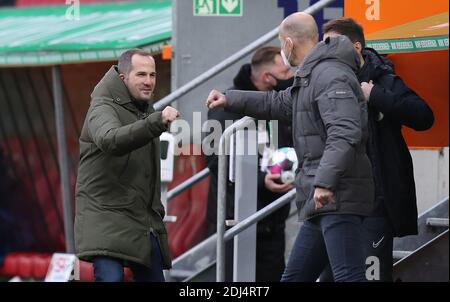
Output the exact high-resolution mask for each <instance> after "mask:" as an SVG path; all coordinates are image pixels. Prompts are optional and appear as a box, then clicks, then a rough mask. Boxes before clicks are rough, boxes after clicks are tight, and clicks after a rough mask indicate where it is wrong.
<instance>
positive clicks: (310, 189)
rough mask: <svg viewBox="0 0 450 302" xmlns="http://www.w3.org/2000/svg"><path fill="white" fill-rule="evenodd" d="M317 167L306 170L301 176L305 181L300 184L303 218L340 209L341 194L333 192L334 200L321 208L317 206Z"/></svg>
mask: <svg viewBox="0 0 450 302" xmlns="http://www.w3.org/2000/svg"><path fill="white" fill-rule="evenodd" d="M316 172H317V168H309V169H307V170H305V172H304V176H303V177H301V181H302V182H303V183H301V184H300V189H301V190H302V191H303V197H304V201H303V207H302V209H301V218H303V219H308V218H310V217H312V216H314V215H316V214H320V213H328V212H336V211H338V210H339V194H338V192H336V191H335V192H333V198H334V202H329V203H327V204H326V205H324V206H323V207H322V208H320V209H316V208H315V202H314V191H315V187H314V178H315V176H316Z"/></svg>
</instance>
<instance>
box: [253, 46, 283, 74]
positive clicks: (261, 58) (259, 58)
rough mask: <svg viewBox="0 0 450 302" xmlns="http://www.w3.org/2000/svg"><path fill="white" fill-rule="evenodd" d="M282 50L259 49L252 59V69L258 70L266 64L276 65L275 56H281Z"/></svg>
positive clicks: (276, 48)
mask: <svg viewBox="0 0 450 302" xmlns="http://www.w3.org/2000/svg"><path fill="white" fill-rule="evenodd" d="M280 51H281V50H280V48H279V47H274V46H266V47H262V48H260V49H258V50H257V51H256V52H255V54H254V55H253V57H252V63H251V64H252V68H253V69H255V68H258V67H261V66H263V65H266V64H273V63H275V56H276V55H279V54H280Z"/></svg>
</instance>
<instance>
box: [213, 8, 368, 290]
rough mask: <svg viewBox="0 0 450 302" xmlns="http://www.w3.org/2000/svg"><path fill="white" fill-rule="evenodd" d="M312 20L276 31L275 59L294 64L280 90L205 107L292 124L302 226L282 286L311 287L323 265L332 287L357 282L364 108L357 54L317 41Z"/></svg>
mask: <svg viewBox="0 0 450 302" xmlns="http://www.w3.org/2000/svg"><path fill="white" fill-rule="evenodd" d="M318 39H319V34H318V29H317V24H316V22H315V21H314V18H313V17H312V16H310V15H308V14H305V13H295V14H292V15H290V16H288V17H287V18H286V19H285V20H283V22H282V23H281V25H280V32H279V40H280V42H281V45H282V50H281V55H282V57H283V60H284V61H285V63H286V64H289V65H291V66H299V68H298V69H297V71H296V73H295V78H294V84H293V86H292V87H291V88H288V89H287V90H285V91H281V92H248V91H236V90H231V91H227V92H226V93H225V95H224V94H222V93H220V92H218V91H216V90H213V91H211V93H210V95H209V96H208V99H207V105H208V107H210V108H214V107H225V110H227V111H232V112H241V113H244V114H246V115H249V116H253V117H256V118H261V119H278V120H284V121H289V122H292V129H293V140H294V148H295V150H296V152H297V158H298V160H299V169H298V171H297V174H296V181H295V185H296V189H297V195H296V203H297V207H298V209H299V211H300V212H299V218H300V220H301V221H304V223H303V225H302V227H301V229H300V232H299V234H298V236H297V239H296V241H295V243H294V246H293V249H292V251H291V255H290V258H289V261H288V264H287V266H286V269H285V271H284V273H283V276H282V279H281V280H282V281H307V282H314V281H316V279H317V278H318V277H319V275H320V273H321V272H322V270H323V269H324V267H325V266H326V264H327V262H328V261H329V262H330V263H331V267H332V270H333V274H334V276H335V277H336V280H338V281H364V280H365V259H364V254H363V234H362V221H363V218H364V217H365V216H367V215H369V214H370V213H371V211H372V206H373V197H374V185H373V176H372V169H371V166H370V161H369V159H368V157H367V154H366V150H365V144H366V140H367V135H368V130H367V104H366V102H365V100H364V95H363V93H362V91H361V87H360V84H359V82H358V79H357V78H356V75H355V73H354V72H355V71H357V70H358V68H359V59H358V55H357V53H356V51H355V49H354V48H353V45H352V43H351V42H350V40H349V39H348V38H346V37H344V36H340V37H337V38H331V39H327V40H325V41H324V42H320V43H318Z"/></svg>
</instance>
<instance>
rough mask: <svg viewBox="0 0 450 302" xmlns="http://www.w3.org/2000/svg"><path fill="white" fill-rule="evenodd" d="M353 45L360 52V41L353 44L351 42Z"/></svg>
mask: <svg viewBox="0 0 450 302" xmlns="http://www.w3.org/2000/svg"><path fill="white" fill-rule="evenodd" d="M353 45H354V46H355V49H356V50H357V51H358V52H361V51H362V50H363V49H362V48H363V47H362V44H361V42H355V43H354V44H353Z"/></svg>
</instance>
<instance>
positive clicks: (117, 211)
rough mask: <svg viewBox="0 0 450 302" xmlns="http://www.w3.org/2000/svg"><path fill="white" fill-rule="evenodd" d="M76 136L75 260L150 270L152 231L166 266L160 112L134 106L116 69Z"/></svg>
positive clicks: (100, 86) (100, 89)
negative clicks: (109, 260)
mask: <svg viewBox="0 0 450 302" xmlns="http://www.w3.org/2000/svg"><path fill="white" fill-rule="evenodd" d="M91 98H92V99H91V104H90V107H89V110H88V112H87V115H86V119H85V121H84V125H83V129H82V131H81V136H80V163H79V167H78V178H77V185H76V216H75V247H76V253H77V256H78V258H79V259H81V260H85V261H91V260H92V257H94V256H110V257H115V258H119V259H122V260H124V263H125V265H127V262H128V261H133V262H136V263H140V264H143V265H145V266H147V267H149V268H151V261H150V259H151V252H152V251H151V244H150V239H149V237H150V232H152V233H153V234H154V235H155V236H156V237H157V238H158V242H159V245H160V248H161V253H162V256H163V267H164V268H165V269H168V268H170V266H171V255H170V251H169V247H168V243H167V233H166V229H165V226H164V223H163V217H164V215H165V212H164V207H163V205H162V203H161V199H160V194H161V192H160V150H159V136H160V135H161V133H162V132H164V131H166V130H167V127H166V126H165V125H164V124H163V123H162V120H161V112H155V110H154V109H153V108H152V107H151V106H147V110H146V112H145V113H144V112H141V111H139V110H138V109H137V108H136V106H135V105H134V103H133V101H132V98H131V96H130V94H129V92H128V89H127V87H126V86H125V84H124V82H123V81H122V80H121V79H120V77H119V73H118V72H117V67H116V66H113V67H111V69H110V70H109V71H108V72H107V73H106V74H105V76H104V77H103V79H102V80H101V81H100V82H99V83H98V84H97V86H96V87H95V89H94V91H93V92H92V94H91Z"/></svg>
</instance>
